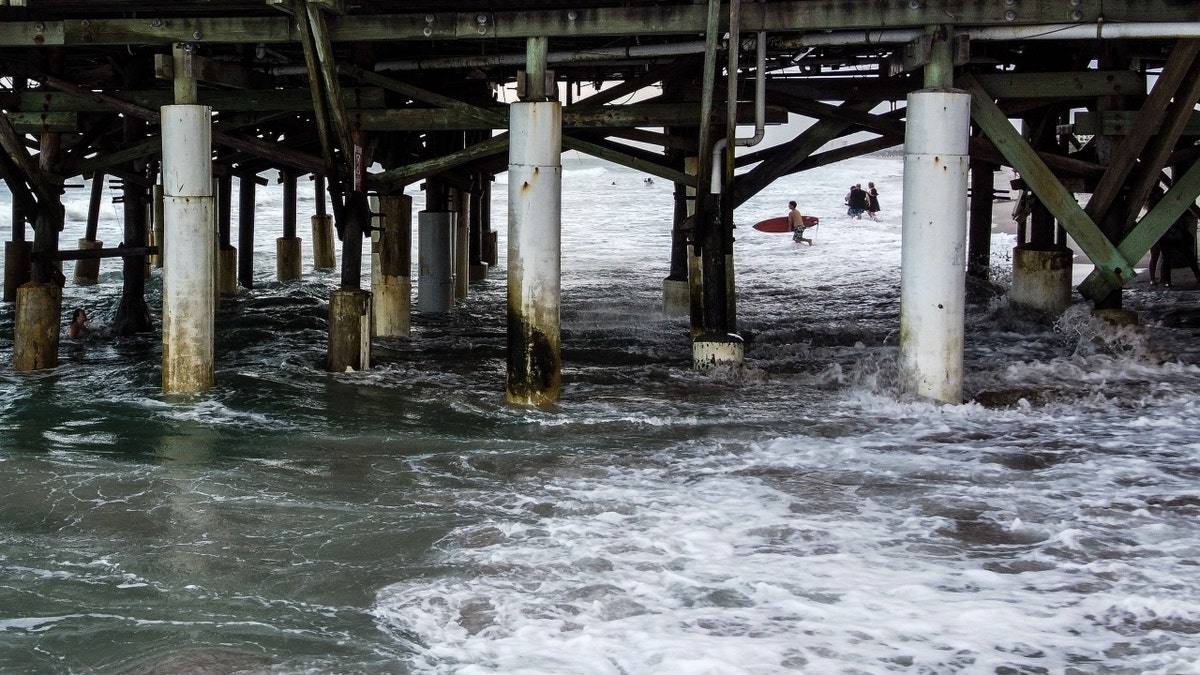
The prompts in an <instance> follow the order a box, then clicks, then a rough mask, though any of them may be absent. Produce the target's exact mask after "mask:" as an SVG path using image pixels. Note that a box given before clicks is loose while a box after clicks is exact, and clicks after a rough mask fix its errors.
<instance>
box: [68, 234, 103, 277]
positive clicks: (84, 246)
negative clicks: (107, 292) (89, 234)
mask: <svg viewBox="0 0 1200 675" xmlns="http://www.w3.org/2000/svg"><path fill="white" fill-rule="evenodd" d="M98 248H104V242H102V241H94V240H92V239H87V238H84V239H80V240H79V250H80V251H91V250H93V249H98ZM99 282H100V259H99V258H95V259H92V260H76V261H75V285H76V286H95V285H96V284H97V283H99Z"/></svg>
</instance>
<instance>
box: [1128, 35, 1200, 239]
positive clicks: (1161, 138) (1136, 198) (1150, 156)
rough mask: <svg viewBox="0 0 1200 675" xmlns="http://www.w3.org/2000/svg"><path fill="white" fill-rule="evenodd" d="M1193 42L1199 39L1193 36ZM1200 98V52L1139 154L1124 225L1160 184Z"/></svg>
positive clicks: (1132, 219)
mask: <svg viewBox="0 0 1200 675" xmlns="http://www.w3.org/2000/svg"><path fill="white" fill-rule="evenodd" d="M1193 42H1200V41H1197V40H1193ZM1197 99H1200V55H1198V56H1197V60H1195V61H1193V62H1192V67H1191V69H1189V70H1188V74H1187V75H1186V76H1185V77H1184V78H1183V81H1181V82H1180V83H1179V88H1178V89H1176V90H1175V95H1174V96H1173V97H1172V98H1171V103H1170V105H1168V106H1167V110H1166V114H1165V115H1163V120H1162V130H1161V132H1160V133H1158V134H1156V135H1155V136H1154V137H1153V138H1151V139H1150V142H1149V144H1147V146H1146V149H1145V150H1144V151H1143V152H1142V156H1141V157H1140V158H1139V159H1140V161H1139V162H1138V166H1137V168H1136V169H1135V170H1134V172H1133V175H1132V176H1131V179H1130V183H1132V185H1131V186H1130V188H1129V203H1130V204H1131V205H1132V206H1131V207H1130V213H1128V214H1127V215H1126V217H1125V225H1126V226H1129V225H1132V224H1133V222H1134V221H1135V220H1137V216H1138V214H1139V213H1141V210H1142V208H1141V207H1142V205H1143V204H1145V203H1146V200H1147V199H1148V198H1149V197H1150V192H1151V190H1153V189H1154V188H1155V187H1157V186H1158V182H1159V176H1160V175H1161V174H1162V172H1163V169H1164V168H1166V162H1167V158H1168V157H1170V156H1171V151H1172V150H1174V149H1175V144H1176V143H1177V142H1178V141H1179V137H1180V136H1181V135H1182V133H1183V129H1184V126H1186V125H1187V123H1188V120H1190V119H1191V118H1192V116H1193V112H1194V109H1195V107H1196V101H1197Z"/></svg>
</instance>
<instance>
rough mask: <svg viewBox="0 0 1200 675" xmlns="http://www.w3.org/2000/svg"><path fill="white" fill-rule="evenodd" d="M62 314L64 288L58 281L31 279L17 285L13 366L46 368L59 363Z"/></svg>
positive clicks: (16, 367) (18, 367)
mask: <svg viewBox="0 0 1200 675" xmlns="http://www.w3.org/2000/svg"><path fill="white" fill-rule="evenodd" d="M61 315H62V289H61V288H59V287H58V284H55V283H52V282H46V283H38V282H34V281H31V282H29V283H27V284H23V285H22V286H21V287H20V288H18V289H17V306H16V320H15V329H14V330H13V370H16V371H30V370H42V369H44V368H54V367H55V366H57V365H58V339H59V331H60V330H61V328H60V326H59V322H60V320H61Z"/></svg>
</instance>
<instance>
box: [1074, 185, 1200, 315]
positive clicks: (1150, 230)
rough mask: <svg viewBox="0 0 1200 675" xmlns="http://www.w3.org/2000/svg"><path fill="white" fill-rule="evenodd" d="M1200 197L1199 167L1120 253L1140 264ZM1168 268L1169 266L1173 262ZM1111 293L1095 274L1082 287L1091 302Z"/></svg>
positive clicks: (1144, 221)
mask: <svg viewBox="0 0 1200 675" xmlns="http://www.w3.org/2000/svg"><path fill="white" fill-rule="evenodd" d="M1197 194H1200V164H1195V165H1193V166H1192V168H1190V169H1188V171H1187V173H1185V174H1184V175H1183V177H1182V178H1181V179H1179V181H1177V182H1176V183H1175V184H1174V185H1172V186H1171V188H1170V189H1169V190H1167V193H1166V194H1165V195H1163V198H1162V199H1160V200H1159V201H1158V204H1156V205H1155V206H1154V208H1152V209H1150V212H1149V213H1147V214H1146V215H1145V216H1143V217H1142V219H1141V221H1139V222H1138V224H1137V225H1136V226H1135V227H1134V228H1133V230H1132V231H1131V232H1130V233H1129V234H1128V235H1126V236H1125V238H1124V239H1122V240H1121V243H1120V244H1118V245H1117V250H1118V251H1120V252H1121V255H1122V256H1124V257H1125V259H1126V260H1141V259H1142V256H1144V255H1146V252H1147V251H1149V250H1150V247H1151V246H1153V245H1154V244H1156V243H1157V242H1158V240H1159V239H1160V238H1161V237H1162V236H1163V235H1164V234H1166V232H1167V230H1168V229H1169V228H1170V227H1171V225H1172V224H1173V223H1174V222H1175V221H1176V220H1177V219H1178V218H1179V217H1180V216H1182V215H1183V214H1184V212H1185V211H1187V210H1188V209H1190V208H1192V207H1194V206H1195V205H1196V195H1197ZM1167 264H1170V261H1168V262H1167ZM1151 274H1153V270H1151ZM1108 290H1109V288H1108V284H1107V283H1105V280H1104V278H1103V277H1102V276H1101V275H1100V274H1099V272H1096V271H1094V270H1093V271H1092V273H1091V274H1089V275H1088V276H1087V278H1086V279H1084V280H1083V283H1081V284H1079V292H1080V293H1081V294H1082V295H1083V296H1084V297H1086V298H1090V299H1092V300H1099V299H1102V298H1103V297H1104V296H1105V295H1106V294H1107V293H1108Z"/></svg>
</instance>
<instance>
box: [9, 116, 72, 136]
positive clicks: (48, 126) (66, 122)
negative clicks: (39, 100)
mask: <svg viewBox="0 0 1200 675" xmlns="http://www.w3.org/2000/svg"><path fill="white" fill-rule="evenodd" d="M7 116H8V121H9V122H10V123H12V126H13V129H15V130H16V132H17V133H19V134H37V133H46V132H52V133H74V132H75V131H76V130H77V129H78V128H79V115H77V114H76V113H70V112H53V113H32V112H31V113H24V112H10V113H7Z"/></svg>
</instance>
